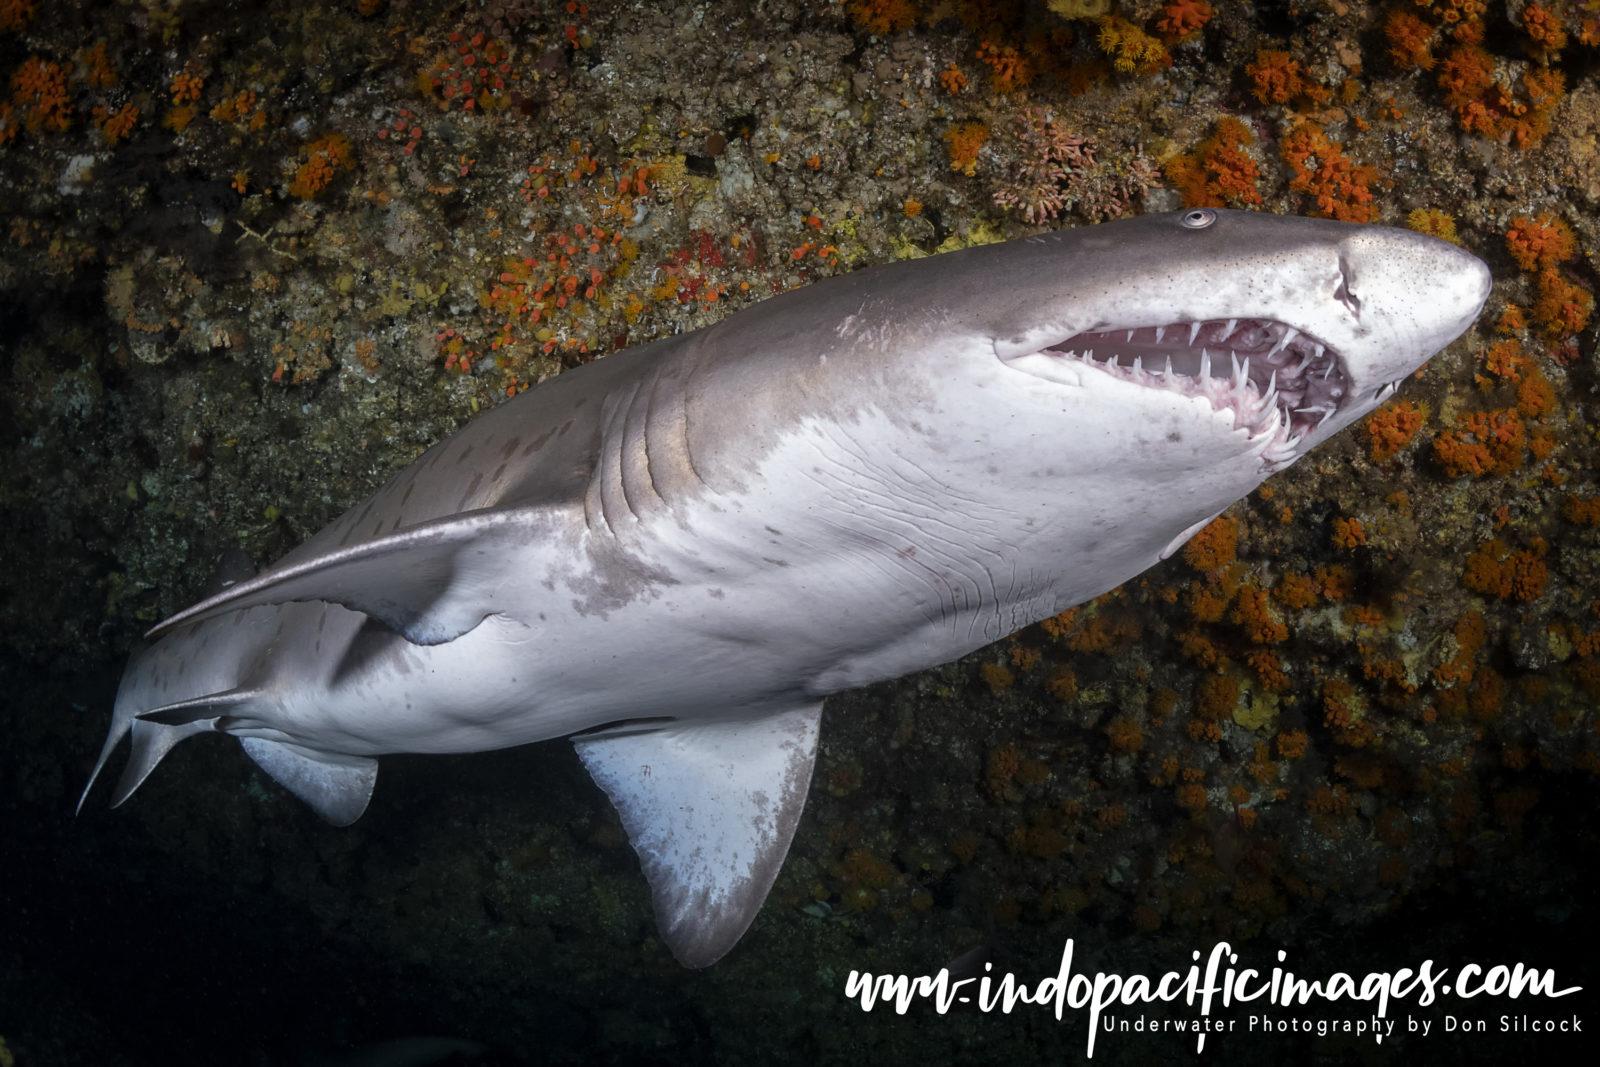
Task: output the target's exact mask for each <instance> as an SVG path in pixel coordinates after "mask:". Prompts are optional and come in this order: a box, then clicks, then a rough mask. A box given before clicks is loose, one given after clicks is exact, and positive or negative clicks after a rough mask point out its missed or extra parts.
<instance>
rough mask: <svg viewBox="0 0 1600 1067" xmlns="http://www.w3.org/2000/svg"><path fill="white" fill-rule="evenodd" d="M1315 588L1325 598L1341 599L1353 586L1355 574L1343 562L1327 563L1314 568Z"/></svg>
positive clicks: (1346, 595)
mask: <svg viewBox="0 0 1600 1067" xmlns="http://www.w3.org/2000/svg"><path fill="white" fill-rule="evenodd" d="M1315 577H1316V581H1317V588H1318V590H1319V591H1320V592H1321V593H1322V595H1323V597H1324V598H1325V599H1327V600H1343V599H1345V598H1346V597H1348V596H1349V595H1350V592H1351V590H1352V589H1354V588H1355V576H1354V575H1352V574H1351V573H1350V568H1349V567H1346V566H1345V565H1344V564H1343V563H1329V564H1325V565H1323V566H1321V567H1318V568H1317V569H1316V573H1315Z"/></svg>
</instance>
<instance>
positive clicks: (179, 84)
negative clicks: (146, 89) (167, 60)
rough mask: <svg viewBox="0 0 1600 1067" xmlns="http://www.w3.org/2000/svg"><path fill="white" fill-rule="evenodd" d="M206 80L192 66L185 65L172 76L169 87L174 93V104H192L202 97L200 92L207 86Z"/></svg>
mask: <svg viewBox="0 0 1600 1067" xmlns="http://www.w3.org/2000/svg"><path fill="white" fill-rule="evenodd" d="M205 85H206V80H205V78H204V77H202V76H201V74H200V73H199V72H198V71H196V70H194V69H193V68H192V67H184V68H183V69H182V70H180V71H178V73H177V74H174V75H173V76H172V84H171V86H169V89H170V91H171V93H172V102H173V103H174V104H192V103H194V102H195V101H196V100H198V99H200V92H201V90H203V89H204V88H205Z"/></svg>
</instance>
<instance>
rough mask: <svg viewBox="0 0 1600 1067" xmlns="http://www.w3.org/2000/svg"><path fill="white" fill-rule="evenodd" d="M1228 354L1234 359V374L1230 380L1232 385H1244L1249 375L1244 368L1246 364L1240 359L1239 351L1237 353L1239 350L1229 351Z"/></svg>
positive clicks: (1235, 386)
mask: <svg viewBox="0 0 1600 1067" xmlns="http://www.w3.org/2000/svg"><path fill="white" fill-rule="evenodd" d="M1228 355H1229V356H1230V357H1231V358H1232V360H1233V375H1232V378H1231V379H1230V381H1229V384H1230V385H1232V386H1233V387H1234V388H1235V389H1238V388H1239V387H1241V386H1242V385H1244V382H1245V378H1246V377H1247V375H1246V374H1245V369H1244V368H1245V365H1244V363H1243V362H1241V361H1240V359H1239V353H1237V352H1229V353H1228Z"/></svg>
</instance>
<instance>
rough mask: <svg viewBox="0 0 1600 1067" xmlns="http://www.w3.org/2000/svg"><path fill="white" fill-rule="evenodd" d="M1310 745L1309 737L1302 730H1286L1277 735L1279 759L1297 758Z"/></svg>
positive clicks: (1302, 754) (1303, 753) (1304, 752)
mask: <svg viewBox="0 0 1600 1067" xmlns="http://www.w3.org/2000/svg"><path fill="white" fill-rule="evenodd" d="M1310 747H1311V738H1310V737H1309V736H1308V735H1307V734H1306V732H1305V731H1304V730H1286V731H1284V732H1283V733H1281V734H1279V735H1278V740H1277V749H1278V757H1279V758H1280V759H1299V758H1300V757H1301V756H1304V755H1305V754H1306V751H1307V750H1308V749H1309V748H1310Z"/></svg>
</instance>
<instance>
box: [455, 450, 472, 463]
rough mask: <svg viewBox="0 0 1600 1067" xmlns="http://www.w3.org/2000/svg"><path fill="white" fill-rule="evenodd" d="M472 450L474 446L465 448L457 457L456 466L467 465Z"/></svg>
mask: <svg viewBox="0 0 1600 1067" xmlns="http://www.w3.org/2000/svg"><path fill="white" fill-rule="evenodd" d="M472 449H473V446H472V445H468V446H467V447H466V448H463V449H462V450H461V455H459V456H457V457H456V466H458V467H459V466H460V465H461V464H463V463H465V462H466V461H467V457H468V456H470V455H472Z"/></svg>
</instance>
